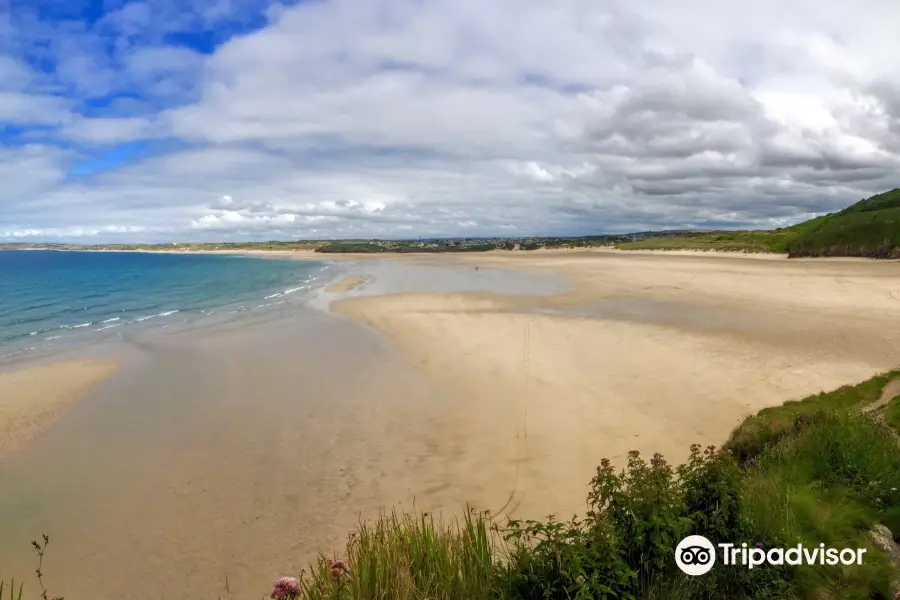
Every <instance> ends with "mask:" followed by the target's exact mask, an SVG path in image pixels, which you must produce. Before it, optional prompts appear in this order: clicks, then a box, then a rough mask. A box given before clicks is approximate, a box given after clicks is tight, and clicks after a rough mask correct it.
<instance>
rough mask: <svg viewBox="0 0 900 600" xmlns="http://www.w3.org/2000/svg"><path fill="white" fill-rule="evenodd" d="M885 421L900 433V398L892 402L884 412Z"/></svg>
mask: <svg viewBox="0 0 900 600" xmlns="http://www.w3.org/2000/svg"><path fill="white" fill-rule="evenodd" d="M884 421H885V423H887V424H888V425H890V426H891V427H893V428H894V430H895V431H896V432H897V433H900V396H897V397H896V398H894V399H893V400H891V401H890V402H889V403H888V405H887V407H885V410H884Z"/></svg>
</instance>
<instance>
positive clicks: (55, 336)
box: [44, 335, 62, 342]
mask: <svg viewBox="0 0 900 600" xmlns="http://www.w3.org/2000/svg"><path fill="white" fill-rule="evenodd" d="M61 337H62V336H61V335H51V336H50V337H45V338H44V341H47V342H49V341H50V340H58V339H60V338H61Z"/></svg>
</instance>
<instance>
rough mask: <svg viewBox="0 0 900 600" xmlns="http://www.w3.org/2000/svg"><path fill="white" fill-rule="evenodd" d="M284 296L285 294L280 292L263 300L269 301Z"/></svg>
mask: <svg viewBox="0 0 900 600" xmlns="http://www.w3.org/2000/svg"><path fill="white" fill-rule="evenodd" d="M283 295H284V292H278V293H277V294H270V295H268V296H266V297H265V298H263V300H269V299H271V298H277V297H278V296H283Z"/></svg>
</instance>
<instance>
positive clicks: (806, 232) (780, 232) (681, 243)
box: [618, 189, 900, 258]
mask: <svg viewBox="0 0 900 600" xmlns="http://www.w3.org/2000/svg"><path fill="white" fill-rule="evenodd" d="M618 247H619V248H621V249H623V250H689V249H690V250H719V251H736V252H774V253H781V254H784V253H786V254H788V255H789V256H792V257H800V256H867V257H872V258H900V189H895V190H892V191H890V192H885V193H884V194H878V195H876V196H872V197H871V198H868V199H866V200H862V201H860V202H857V203H856V204H853V205H852V206H849V207H847V208H845V209H844V210H842V211H839V212H836V213H831V214H828V215H823V216H821V217H816V218H815V219H810V220H809V221H804V222H803V223H799V224H797V225H794V226H793V227H786V228H783V229H776V230H772V231H728V232H710V233H698V234H697V235H693V236H685V237H654V238H647V239H644V240H640V241H635V242H626V243H622V244H619V245H618Z"/></svg>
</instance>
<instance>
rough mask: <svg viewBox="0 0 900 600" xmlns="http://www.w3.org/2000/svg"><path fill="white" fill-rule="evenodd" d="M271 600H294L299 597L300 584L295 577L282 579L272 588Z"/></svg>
mask: <svg viewBox="0 0 900 600" xmlns="http://www.w3.org/2000/svg"><path fill="white" fill-rule="evenodd" d="M269 597H270V598H273V600H295V599H296V598H299V597H300V582H299V581H297V578H296V577H282V578H281V579H279V580H278V581H276V582H275V585H274V586H272V594H271V595H270V596H269Z"/></svg>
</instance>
